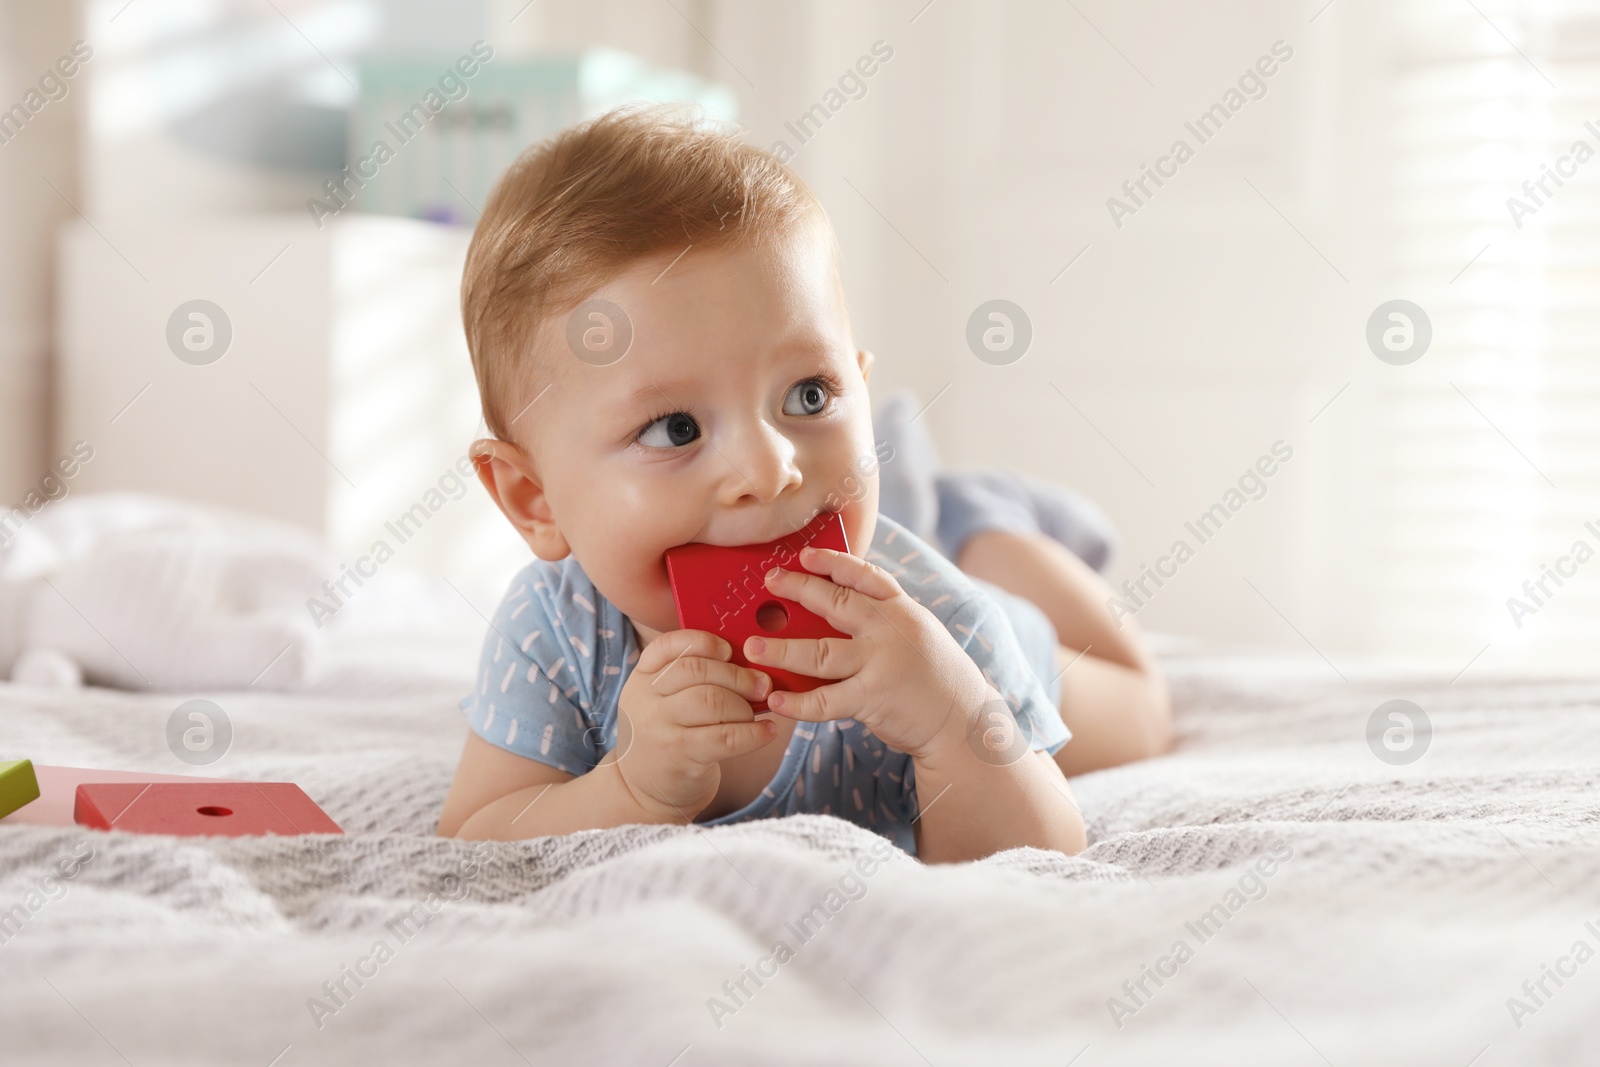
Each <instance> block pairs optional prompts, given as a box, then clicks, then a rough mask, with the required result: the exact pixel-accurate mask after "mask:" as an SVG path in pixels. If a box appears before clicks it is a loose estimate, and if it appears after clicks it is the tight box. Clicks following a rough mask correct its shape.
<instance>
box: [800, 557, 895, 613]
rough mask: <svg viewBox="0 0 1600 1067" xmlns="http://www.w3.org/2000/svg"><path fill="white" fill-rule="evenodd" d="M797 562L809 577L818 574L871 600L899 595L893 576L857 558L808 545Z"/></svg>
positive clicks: (873, 564)
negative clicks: (810, 574) (807, 572)
mask: <svg viewBox="0 0 1600 1067" xmlns="http://www.w3.org/2000/svg"><path fill="white" fill-rule="evenodd" d="M799 558H800V565H801V566H802V567H804V568H805V569H806V570H808V571H810V572H811V573H812V574H820V575H822V576H823V577H824V578H828V579H830V580H831V581H833V582H836V583H837V584H839V585H842V586H845V587H847V588H849V589H854V590H855V591H856V592H858V593H864V594H866V595H867V596H869V597H871V598H872V599H874V600H892V599H893V598H895V597H897V596H899V595H900V593H901V589H900V583H899V582H897V581H895V580H894V575H892V574H890V573H889V572H888V571H886V570H884V569H883V568H882V567H880V566H878V565H877V564H876V563H868V562H867V561H866V560H864V559H862V558H861V557H860V556H853V555H851V554H850V553H848V552H838V551H836V550H834V549H831V548H817V547H816V546H814V545H807V546H806V547H805V548H803V549H801V550H800V557H799Z"/></svg>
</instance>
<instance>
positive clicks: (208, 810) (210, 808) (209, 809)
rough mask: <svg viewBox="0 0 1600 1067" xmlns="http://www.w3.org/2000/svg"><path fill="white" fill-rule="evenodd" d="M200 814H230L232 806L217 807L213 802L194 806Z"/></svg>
mask: <svg viewBox="0 0 1600 1067" xmlns="http://www.w3.org/2000/svg"><path fill="white" fill-rule="evenodd" d="M194 810H195V811H198V812H199V813H200V814H201V815H232V814H233V809H232V808H219V807H217V805H215V804H207V805H206V806H205V807H203V808H195V809H194Z"/></svg>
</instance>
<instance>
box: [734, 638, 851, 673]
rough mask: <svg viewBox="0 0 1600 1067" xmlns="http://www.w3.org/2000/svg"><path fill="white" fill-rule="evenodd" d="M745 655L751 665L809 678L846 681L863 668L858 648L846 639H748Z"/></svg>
mask: <svg viewBox="0 0 1600 1067" xmlns="http://www.w3.org/2000/svg"><path fill="white" fill-rule="evenodd" d="M744 654H745V655H746V656H747V657H749V659H750V662H751V663H759V664H760V665H761V666H763V667H778V668H781V669H783V670H786V671H794V672H795V673H796V674H805V675H809V676H810V677H812V678H848V677H850V676H851V675H852V674H855V673H856V672H857V671H859V670H860V669H861V667H862V665H863V664H862V653H861V645H860V644H859V643H858V642H857V641H856V640H855V639H853V638H848V637H824V638H822V639H821V640H812V639H810V638H801V637H749V638H746V639H745V642H744Z"/></svg>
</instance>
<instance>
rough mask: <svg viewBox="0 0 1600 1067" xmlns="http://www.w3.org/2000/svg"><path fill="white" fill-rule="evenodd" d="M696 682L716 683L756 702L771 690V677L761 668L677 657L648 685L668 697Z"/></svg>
mask: <svg viewBox="0 0 1600 1067" xmlns="http://www.w3.org/2000/svg"><path fill="white" fill-rule="evenodd" d="M697 685H719V686H722V687H723V688H724V689H731V690H733V691H734V692H735V693H738V694H739V695H740V696H742V697H744V698H745V699H746V700H750V701H755V700H760V699H761V698H762V697H764V696H766V695H767V693H768V692H770V691H771V689H772V679H771V677H769V676H768V675H766V674H765V673H763V672H761V671H758V670H754V669H752V668H750V667H741V666H739V665H738V664H737V663H730V662H728V661H726V660H721V659H707V658H706V657H705V656H679V657H678V658H677V659H675V660H673V661H672V662H671V663H669V664H667V665H666V666H665V667H663V668H662V669H661V670H660V671H659V672H657V674H656V676H655V678H654V680H652V681H651V683H650V688H651V689H653V690H655V691H656V692H657V693H659V694H660V695H661V696H671V695H672V694H674V693H681V692H683V691H684V690H685V689H689V688H691V687H693V686H697Z"/></svg>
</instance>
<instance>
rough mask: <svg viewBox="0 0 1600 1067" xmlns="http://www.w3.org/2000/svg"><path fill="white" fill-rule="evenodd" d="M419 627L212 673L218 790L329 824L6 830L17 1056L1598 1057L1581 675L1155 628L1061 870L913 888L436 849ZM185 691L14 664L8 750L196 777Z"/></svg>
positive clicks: (834, 849) (867, 844) (440, 719)
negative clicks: (268, 793) (1387, 758)
mask: <svg viewBox="0 0 1600 1067" xmlns="http://www.w3.org/2000/svg"><path fill="white" fill-rule="evenodd" d="M425 618H434V619H435V620H436V621H435V622H433V623H432V624H427V623H425V622H423V621H416V623H415V625H413V626H411V627H410V628H409V629H406V628H400V627H397V628H394V629H392V630H391V631H389V632H384V633H378V632H367V633H356V632H346V633H343V634H342V635H341V636H340V638H339V642H338V643H337V644H336V645H335V646H334V647H331V648H330V649H329V650H328V654H329V662H330V663H331V664H332V667H331V669H330V670H329V671H328V673H327V674H326V675H325V676H324V677H323V678H322V680H321V681H320V682H319V683H318V684H317V685H316V686H314V687H312V688H311V689H309V690H307V691H304V692H296V693H261V692H255V691H249V690H245V691H239V692H232V693H210V694H207V695H208V696H210V697H211V699H213V700H215V701H216V702H217V703H218V704H220V705H221V706H223V707H224V708H225V709H226V711H227V714H228V715H229V717H230V719H231V722H232V725H233V741H232V746H231V748H230V750H229V751H228V753H227V755H226V756H225V757H224V758H223V759H222V760H220V761H218V762H217V763H215V764H213V765H211V766H209V767H206V768H204V769H203V771H201V772H200V773H205V774H211V775H216V776H228V777H235V778H248V779H257V780H289V781H294V782H298V783H299V784H300V785H301V786H302V787H304V788H305V790H306V791H307V792H308V793H309V794H310V795H311V796H312V797H313V798H315V799H316V801H317V802H318V803H320V804H321V805H322V806H323V808H325V809H326V810H327V811H328V812H329V813H330V814H331V815H332V816H333V818H334V819H335V820H336V821H337V822H338V823H339V824H340V825H341V826H342V827H343V828H344V829H345V831H346V833H345V834H344V835H343V836H318V837H294V838H271V837H268V838H239V839H221V838H210V839H195V838H165V837H156V836H141V835H134V834H124V833H99V832H92V831H87V830H83V829H80V828H61V827H54V828H52V827H38V826H15V825H4V824H0V911H3V910H4V909H14V908H15V907H16V906H17V905H18V904H19V903H20V904H24V912H25V921H21V922H17V921H15V920H13V923H12V925H11V926H9V927H0V940H3V942H4V943H3V945H0V982H3V987H0V988H3V995H0V1018H3V1020H4V1021H3V1023H0V1048H4V1050H5V1059H6V1061H7V1062H8V1063H16V1064H50V1065H60V1064H76V1063H83V1064H101V1063H107V1064H109V1063H121V1062H127V1063H133V1064H154V1063H162V1064H186V1063H195V1064H224V1063H226V1064H254V1065H259V1067H267V1065H280V1064H281V1065H283V1067H290V1065H300V1064H347V1063H442V1062H451V1063H458V1062H470V1063H482V1064H500V1063H503V1064H516V1063H530V1064H532V1063H539V1064H544V1063H576V1062H584V1063H588V1062H593V1063H630V1064H646V1065H659V1067H668V1065H681V1067H688V1065H691V1064H747V1063H775V1064H776V1063H794V1064H806V1063H819V1062H828V1063H863V1064H865V1063H875V1064H883V1063H890V1064H954V1063H976V1062H981V1063H990V1062H1004V1063H1018V1064H1034V1063H1037V1064H1054V1065H1063V1064H1073V1065H1077V1067H1093V1065H1097V1064H1121V1063H1127V1064H1149V1063H1228V1064H1256V1063H1260V1064H1274V1065H1278V1064H1307V1065H1310V1064H1319V1063H1324V1064H1337V1065H1341V1067H1342V1065H1345V1064H1408V1065H1409V1064H1421V1063H1428V1064H1442V1065H1459V1067H1466V1065H1469V1064H1472V1065H1483V1067H1490V1065H1495V1064H1542V1063H1571V1064H1579V1063H1594V1062H1596V1058H1597V1056H1600V1053H1597V1052H1596V1051H1595V1048H1596V1041H1597V1037H1596V1033H1595V1027H1594V1021H1595V1019H1597V1018H1600V963H1597V962H1591V961H1590V960H1589V959H1588V956H1589V955H1593V953H1594V950H1595V948H1600V895H1597V893H1596V888H1595V887H1596V886H1597V885H1600V791H1597V786H1600V729H1597V727H1600V717H1597V714H1600V713H1597V706H1600V686H1597V684H1596V683H1594V682H1592V681H1571V680H1560V679H1552V680H1544V681H1540V680H1528V679H1521V680H1507V679H1495V678H1489V677H1480V676H1477V675H1475V674H1473V673H1472V672H1468V673H1467V674H1465V675H1464V676H1462V677H1461V678H1459V679H1458V680H1456V681H1454V682H1453V683H1452V682H1451V679H1450V672H1448V671H1442V672H1441V671H1431V670H1428V669H1426V668H1419V667H1415V666H1409V667H1408V666H1394V665H1387V666H1385V665H1380V664H1364V665H1361V664H1343V663H1342V664H1341V669H1342V670H1343V673H1344V675H1345V676H1347V678H1348V680H1344V679H1342V678H1341V677H1340V676H1339V675H1337V674H1336V673H1335V672H1334V671H1332V670H1330V669H1329V667H1328V665H1327V664H1326V663H1324V662H1323V661H1322V660H1320V659H1318V658H1317V657H1315V656H1312V655H1310V654H1307V655H1305V656H1297V655H1286V654H1275V653H1274V654H1269V653H1262V652H1251V651H1240V650H1231V649H1223V648H1216V647H1211V646H1208V645H1205V644H1203V643H1198V642H1193V641H1186V640H1179V639H1172V638H1165V639H1162V640H1161V641H1160V643H1159V652H1160V655H1161V658H1162V661H1163V663H1164V665H1165V668H1166V670H1167V672H1168V675H1169V678H1170V680H1171V682H1172V686H1173V692H1174V699H1175V707H1176V728H1177V734H1178V741H1177V747H1176V751H1175V752H1173V753H1172V754H1171V755H1170V756H1167V757H1165V758H1162V759H1158V760H1152V761H1148V762H1145V763H1142V764H1138V765H1135V766H1130V767H1124V768H1120V769H1115V770H1111V771H1106V772H1101V773H1096V774H1091V775H1086V776H1083V777H1081V778H1078V779H1076V780H1075V781H1074V782H1073V786H1074V790H1075V792H1076V796H1077V800H1078V802H1079V804H1081V806H1082V809H1083V812H1084V814H1085V818H1086V820H1087V823H1088V826H1089V829H1090V846H1089V848H1088V850H1087V851H1086V852H1084V853H1083V854H1082V855H1080V856H1076V857H1071V858H1068V857H1065V856H1061V855H1057V854H1053V853H1045V852H1039V851H1033V850H1017V851H1013V852H1009V853H1005V854H1002V855H999V856H995V857H993V858H991V859H989V860H986V861H984V862H981V863H974V864H967V865H960V866H951V867H941V868H930V867H926V866H923V865H921V864H919V863H917V862H915V861H913V860H911V859H909V858H907V857H904V856H903V855H902V854H896V856H895V857H891V858H890V859H888V860H880V859H878V858H877V855H878V853H881V851H882V849H881V846H880V845H879V843H878V841H879V839H877V838H875V837H873V836H872V835H870V834H868V833H866V832H865V831H862V830H859V829H857V828H855V827H853V826H852V825H850V824H848V823H845V822H842V821H839V820H836V819H832V818H826V817H800V818H794V819H789V820H782V821H771V822H763V823H758V824H749V825H741V826H733V827H723V828H716V829H700V828H691V827H649V828H645V827H625V828H622V829H618V830H612V831H597V832H591V833H583V834H577V835H573V836H570V837H566V838H545V839H538V840H531V841H521V842H514V843H500V844H495V845H486V844H481V843H475V842H467V841H456V840H442V839H439V838H437V837H435V836H433V835H432V830H433V825H434V820H435V818H436V816H437V813H438V810H439V808H440V804H441V802H442V800H443V797H444V794H445V791H446V789H447V787H448V784H449V781H450V776H451V772H452V768H453V764H454V761H455V758H456V755H457V753H458V751H459V749H460V746H461V743H462V740H463V738H464V725H463V722H462V720H461V716H460V713H459V711H458V710H457V708H456V701H457V700H458V699H459V698H460V696H461V695H462V694H463V693H464V692H465V691H466V686H467V685H469V684H470V679H471V675H472V670H473V666H472V665H473V658H474V655H475V652H476V646H477V643H478V640H479V637H480V635H481V633H482V629H483V626H482V623H481V621H477V620H475V619H469V620H467V621H466V622H463V621H462V617H461V616H459V615H458V616H454V617H451V618H450V619H449V620H448V623H446V622H445V621H444V617H443V616H442V615H437V614H434V615H430V614H429V613H425V612H423V613H418V615H417V620H423V619H425ZM182 698H183V695H182V694H178V695H174V694H157V695H152V694H147V693H135V692H122V691H115V690H110V689H99V688H89V689H83V690H66V691H62V690H54V689H47V688H33V687H27V686H18V685H9V686H0V736H3V737H4V739H5V740H4V748H5V750H6V752H10V753H12V754H19V755H26V756H28V757H30V758H32V759H33V760H34V761H35V762H37V763H42V764H67V765H80V766H100V767H122V768H131V769H137V770H144V771H159V772H165V773H195V771H194V769H193V768H189V767H186V766H185V765H183V764H182V763H180V762H179V761H178V760H177V759H176V758H175V757H174V756H173V755H172V753H171V752H170V751H169V750H168V747H167V742H166V735H165V730H166V725H167V720H168V717H169V716H170V714H171V712H172V710H173V708H174V706H175V705H176V704H177V703H178V702H179V701H180V700H181V699H182ZM1395 698H1404V699H1409V700H1412V701H1414V702H1416V703H1417V704H1418V705H1420V706H1422V707H1424V708H1425V709H1426V710H1427V713H1428V715H1429V716H1430V718H1431V721H1432V725H1433V737H1432V742H1431V745H1430V747H1429V749H1428V751H1427V752H1426V754H1425V755H1424V756H1423V758H1421V759H1420V760H1417V761H1416V762H1414V763H1411V764H1408V765H1391V764H1389V763H1386V762H1384V761H1382V760H1380V759H1378V758H1376V757H1375V755H1374V753H1373V751H1372V750H1371V749H1370V748H1369V746H1368V743H1367V739H1366V733H1365V731H1366V728H1367V721H1368V718H1369V716H1370V715H1371V713H1372V711H1373V709H1374V708H1375V707H1376V706H1377V705H1378V704H1380V703H1382V702H1383V701H1386V700H1390V699H1395ZM332 723H337V724H338V729H337V731H335V730H333V729H332V728H331V726H330V724H332ZM3 755H5V753H3V752H0V756H3ZM85 850H87V851H88V853H89V855H88V857H87V858H84V854H85ZM75 856H76V857H78V862H77V863H76V867H75V873H74V876H73V877H72V878H71V879H70V880H61V879H59V877H58V878H56V880H55V886H54V887H53V888H52V889H51V891H50V892H48V893H45V894H43V896H42V900H43V903H42V904H40V906H38V907H37V908H33V907H31V906H27V902H28V901H33V902H34V903H37V902H38V901H39V900H40V899H41V896H40V895H39V892H40V890H41V887H43V886H45V879H46V876H48V875H52V874H56V875H59V872H60V864H61V863H62V862H63V860H70V859H71V858H72V857H75ZM896 857H898V858H896ZM58 891H59V892H58ZM30 893H31V894H34V895H33V896H30ZM780 942H782V943H783V944H784V945H785V947H786V948H787V949H788V951H787V952H781V951H778V945H779V943H780ZM1580 942H1581V943H1583V944H1585V945H1587V946H1589V948H1588V952H1587V955H1585V953H1584V952H1583V951H1581V950H1579V949H1578V945H1579V943H1580ZM1180 943H1182V944H1183V945H1184V946H1185V948H1183V949H1180V948H1179V944H1180ZM1579 957H1582V958H1581V959H1580V958H1579ZM1563 961H1565V962H1563ZM1552 975H1554V977H1551V976H1552ZM1556 979H1559V982H1557V981H1556ZM1541 982H1542V985H1541ZM1525 983H1527V984H1525ZM1541 990H1542V992H1541ZM1536 1000H1537V1003H1535V1001H1536ZM1519 1005H1520V1006H1519Z"/></svg>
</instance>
